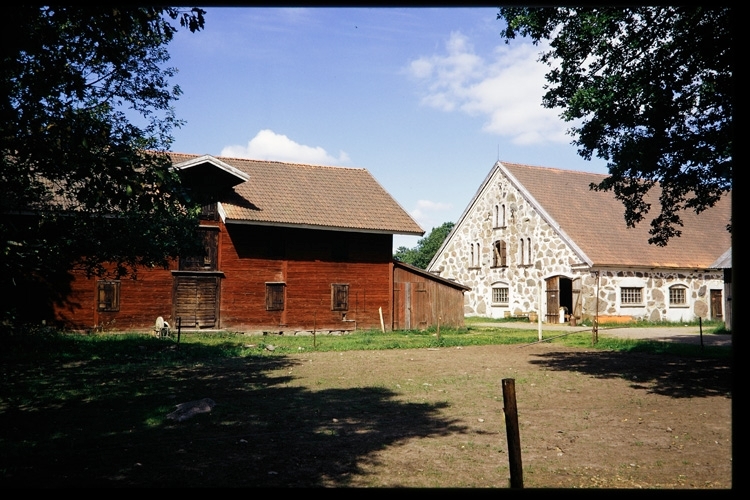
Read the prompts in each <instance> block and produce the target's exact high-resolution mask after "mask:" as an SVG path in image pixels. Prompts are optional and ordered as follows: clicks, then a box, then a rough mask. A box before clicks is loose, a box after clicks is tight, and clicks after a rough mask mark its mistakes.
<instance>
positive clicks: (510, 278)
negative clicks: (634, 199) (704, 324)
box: [428, 169, 723, 321]
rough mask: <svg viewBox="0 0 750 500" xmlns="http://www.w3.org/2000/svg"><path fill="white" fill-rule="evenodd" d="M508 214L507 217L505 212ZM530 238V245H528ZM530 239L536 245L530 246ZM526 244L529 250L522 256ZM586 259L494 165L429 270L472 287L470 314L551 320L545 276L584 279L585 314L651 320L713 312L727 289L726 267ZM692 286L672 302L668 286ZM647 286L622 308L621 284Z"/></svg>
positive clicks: (468, 299)
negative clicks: (497, 249) (501, 299)
mask: <svg viewBox="0 0 750 500" xmlns="http://www.w3.org/2000/svg"><path fill="white" fill-rule="evenodd" d="M503 214H504V215H503ZM498 240H503V241H505V243H506V255H507V259H506V264H507V265H506V266H504V267H497V266H493V244H494V242H496V241H498ZM522 241H523V243H522ZM529 242H530V248H531V251H530V252H529ZM522 245H523V253H524V254H526V255H523V254H522ZM581 264H582V259H581V257H580V256H579V255H577V254H576V252H575V250H574V249H573V247H571V246H570V245H569V244H568V243H567V242H566V241H565V240H564V239H563V238H562V237H561V236H560V234H559V233H558V232H557V231H556V230H555V229H554V228H553V227H552V226H550V225H549V224H548V223H547V222H546V221H545V220H544V218H543V217H542V216H541V214H540V213H539V212H537V210H536V209H535V208H534V207H533V205H531V203H529V201H528V200H527V199H526V198H525V196H524V195H523V193H522V192H521V191H519V190H518V189H516V188H515V187H514V186H513V184H512V183H511V182H510V181H509V180H508V179H507V177H505V175H504V174H503V172H502V171H501V170H500V169H495V170H494V173H493V175H492V177H491V178H490V179H489V181H488V182H487V183H486V184H485V186H484V189H483V191H482V192H481V193H479V195H478V196H477V198H476V199H475V200H474V204H473V206H471V207H470V208H469V211H468V213H467V214H466V217H465V218H464V220H463V221H461V222H460V225H459V226H457V227H456V228H455V230H454V232H453V234H452V236H451V238H450V240H449V241H448V242H447V245H446V246H445V248H443V249H442V251H441V252H440V254H439V255H437V256H436V258H435V259H434V262H433V263H432V265H431V266H430V268H429V269H428V270H429V271H430V272H434V273H436V274H439V275H440V276H442V277H444V278H448V279H453V280H456V281H457V282H459V283H461V284H463V285H466V286H469V287H471V291H469V292H466V293H465V294H464V312H465V314H466V315H467V316H481V317H491V318H501V317H504V316H506V315H513V316H516V315H522V314H527V313H530V312H535V313H537V314H539V313H540V311H541V316H542V320H545V312H546V295H545V293H544V291H545V286H544V280H545V279H547V278H549V277H552V276H564V277H566V278H569V279H571V280H576V279H577V278H580V288H581V296H580V299H581V303H582V310H581V315H582V317H584V318H586V317H591V316H594V315H595V314H596V309H597V306H598V309H599V315H612V316H633V317H636V318H642V319H648V320H652V321H664V320H667V321H681V320H684V321H689V320H692V319H695V318H696V317H697V316H701V317H703V318H708V317H710V292H709V290H711V289H716V290H723V280H722V274H721V272H715V273H708V272H706V273H703V272H698V273H694V272H690V271H684V272H679V271H659V270H655V271H638V270H632V269H609V270H601V271H600V272H599V286H598V290H599V301H598V303H597V300H596V291H597V279H596V277H595V276H594V275H593V274H592V273H591V272H590V271H589V270H588V269H585V268H584V269H583V270H582V269H581V268H582V266H581ZM675 285H676V286H684V287H685V288H686V293H685V295H686V298H687V304H685V305H683V306H677V307H675V306H670V304H669V288H670V287H672V286H675ZM630 286H633V287H641V288H643V290H642V299H643V301H642V304H638V305H636V306H627V305H626V306H623V305H622V304H621V303H620V288H621V287H630ZM495 287H507V288H508V302H507V304H493V303H492V289H493V288H495Z"/></svg>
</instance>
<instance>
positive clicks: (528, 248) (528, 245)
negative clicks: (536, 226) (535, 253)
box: [526, 238, 531, 266]
mask: <svg viewBox="0 0 750 500" xmlns="http://www.w3.org/2000/svg"><path fill="white" fill-rule="evenodd" d="M526 264H527V265H529V266H530V265H531V238H526Z"/></svg>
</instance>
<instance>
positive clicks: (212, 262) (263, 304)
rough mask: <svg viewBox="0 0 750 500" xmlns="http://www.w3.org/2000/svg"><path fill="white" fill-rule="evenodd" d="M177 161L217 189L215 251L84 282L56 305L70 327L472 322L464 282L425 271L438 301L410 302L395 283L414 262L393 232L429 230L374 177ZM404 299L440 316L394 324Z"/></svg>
mask: <svg viewBox="0 0 750 500" xmlns="http://www.w3.org/2000/svg"><path fill="white" fill-rule="evenodd" d="M172 159H173V163H174V166H175V168H176V169H178V170H179V171H180V172H181V174H182V175H183V177H184V179H185V180H186V182H188V183H190V184H191V185H193V186H201V187H203V188H205V189H210V190H212V191H213V192H214V193H216V194H217V198H216V199H217V200H218V202H216V203H214V204H211V205H208V206H206V207H204V213H203V216H202V222H201V226H200V228H201V233H202V234H203V237H204V242H205V247H206V252H205V254H204V255H203V256H200V257H199V258H181V259H180V260H179V262H176V263H175V265H174V266H173V267H172V268H171V269H166V270H164V269H144V270H143V271H142V272H139V273H138V275H137V278H136V279H130V278H124V279H122V280H97V279H95V278H94V279H89V278H86V277H85V276H83V275H75V276H74V279H73V280H72V282H71V285H70V287H71V293H70V295H69V300H67V301H66V302H65V303H64V304H59V305H57V306H56V308H55V316H56V318H55V319H56V320H57V321H58V322H61V323H63V324H64V325H65V326H67V327H72V328H76V329H96V328H101V329H105V330H107V329H111V330H144V329H149V328H152V327H153V325H154V322H155V319H156V318H157V317H159V316H162V317H163V318H164V319H165V320H167V321H168V322H169V323H170V324H171V325H173V326H174V325H175V324H176V322H177V319H178V318H179V319H180V322H181V326H182V328H186V329H193V328H199V329H231V330H235V331H245V332H256V333H257V332H275V333H280V332H284V333H295V332H300V331H313V330H315V331H318V332H324V331H350V330H354V329H372V328H377V329H380V328H381V326H382V327H384V328H385V329H388V330H390V329H392V328H394V326H395V327H396V328H398V329H401V328H404V326H411V327H413V328H423V327H427V326H430V325H431V324H434V322H435V321H439V320H440V318H441V317H442V316H440V315H441V314H444V315H445V318H446V320H445V321H444V322H443V324H445V325H448V326H450V325H451V323H452V324H453V325H454V326H460V325H463V291H464V290H466V288H465V287H463V286H462V285H459V284H456V283H452V282H450V281H448V280H445V279H443V278H438V277H435V276H432V275H430V274H428V273H425V272H424V271H421V270H417V271H413V272H416V273H417V274H418V275H419V280H418V281H421V282H425V281H429V282H431V285H430V287H429V288H430V293H429V298H428V294H427V293H424V294H422V295H420V296H419V299H415V300H414V302H413V304H412V302H411V301H409V302H408V304H406V303H405V302H404V300H403V295H401V296H399V295H398V293H399V292H398V291H399V290H402V289H404V288H405V287H404V286H401V285H399V284H394V275H395V272H394V266H395V268H401V269H403V266H399V264H398V263H394V262H393V259H392V251H393V235H394V234H406V235H422V234H424V231H423V230H422V228H421V227H420V226H419V225H418V224H417V223H416V222H415V221H414V219H412V218H411V216H409V214H408V213H406V211H404V209H403V208H402V207H401V206H400V205H399V204H398V203H397V202H396V201H395V200H394V199H393V198H392V197H391V196H390V195H389V194H388V193H387V192H386V191H385V190H384V189H383V188H382V186H380V184H379V183H378V182H377V181H376V180H375V179H374V178H373V177H372V175H371V174H370V173H369V172H368V171H367V170H365V169H361V168H341V167H326V166H313V165H302V164H291V163H280V162H273V161H256V160H248V159H236V158H219V157H213V156H208V155H205V156H198V155H186V154H173V155H172ZM399 279H400V278H399ZM400 280H401V281H404V280H403V279H400ZM407 281H408V279H407ZM435 287H437V288H441V289H442V288H444V289H445V292H443V293H439V292H435V291H434V289H435ZM419 288H420V289H421V290H423V291H424V292H426V291H427V288H428V287H427V286H426V285H424V284H422V285H419ZM415 289H416V288H415ZM394 290H395V291H394ZM394 296H396V299H397V304H398V307H401V308H403V307H407V306H408V307H410V308H411V307H415V308H424V309H425V310H427V309H429V310H430V313H429V314H423V313H420V312H418V311H416V310H415V313H416V314H417V316H419V317H420V319H419V320H415V322H414V323H415V324H413V325H412V323H411V321H405V320H404V319H403V318H404V312H403V311H400V312H399V313H397V314H396V315H395V317H394ZM399 297H401V298H400V299H399ZM419 300H421V301H422V302H419ZM451 300H452V302H453V303H452V305H450V306H447V305H443V304H444V303H449V302H450V301H451ZM438 301H441V302H440V304H438ZM446 301H447V302H446ZM433 302H434V304H435V305H434V304H433ZM405 304H406V305H405ZM419 304H421V305H419ZM449 309H450V310H451V311H452V312H448V310H449ZM433 311H440V312H438V313H433ZM442 311H445V313H443V312H442ZM456 311H458V313H456ZM458 316H460V318H458ZM448 318H451V319H448ZM394 321H395V323H394Z"/></svg>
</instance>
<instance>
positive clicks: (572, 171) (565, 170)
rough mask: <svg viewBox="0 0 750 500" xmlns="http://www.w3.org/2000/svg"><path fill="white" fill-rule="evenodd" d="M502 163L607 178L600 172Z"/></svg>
mask: <svg viewBox="0 0 750 500" xmlns="http://www.w3.org/2000/svg"><path fill="white" fill-rule="evenodd" d="M500 163H501V164H502V165H515V166H517V167H524V168H536V169H540V170H556V171H558V172H565V173H568V172H570V173H575V174H588V175H601V176H603V177H606V176H607V174H600V173H598V172H589V171H587V170H570V169H567V168H559V167H545V166H542V165H529V164H527V163H516V162H512V161H502V160H500Z"/></svg>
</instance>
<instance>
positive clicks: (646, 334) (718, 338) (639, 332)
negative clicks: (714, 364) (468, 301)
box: [472, 322, 732, 346]
mask: <svg viewBox="0 0 750 500" xmlns="http://www.w3.org/2000/svg"><path fill="white" fill-rule="evenodd" d="M472 326H479V327H487V328H500V329H502V328H518V329H524V330H538V325H537V324H535V323H529V322H517V323H473V325H472ZM545 332H548V334H547V335H545V334H544V333H545ZM567 332H591V327H585V326H568V325H552V324H542V333H543V337H545V338H546V337H548V336H553V335H560V334H562V333H567ZM599 335H600V336H611V337H617V338H624V339H645V340H658V341H663V342H682V343H687V344H698V345H700V343H701V341H702V342H703V345H706V346H731V345H732V336H731V335H729V334H711V333H708V332H707V331H705V330H704V331H703V333H702V334H701V329H700V327H698V326H665V327H661V326H660V327H652V328H632V327H621V328H617V327H602V328H600V329H599Z"/></svg>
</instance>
